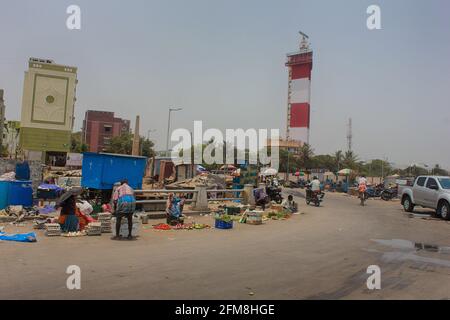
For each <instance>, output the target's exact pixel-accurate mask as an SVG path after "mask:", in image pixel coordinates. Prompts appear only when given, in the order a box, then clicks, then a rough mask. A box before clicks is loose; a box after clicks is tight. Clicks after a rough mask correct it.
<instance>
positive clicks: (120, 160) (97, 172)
mask: <svg viewBox="0 0 450 320" xmlns="http://www.w3.org/2000/svg"><path fill="white" fill-rule="evenodd" d="M146 165H147V158H146V157H137V156H127V155H120V154H111V153H92V152H86V153H84V154H83V168H82V178H81V186H82V187H84V188H90V189H99V190H110V189H113V186H114V183H116V182H120V180H122V179H128V184H129V185H130V187H132V188H133V189H141V188H142V179H143V178H144V173H145V167H146Z"/></svg>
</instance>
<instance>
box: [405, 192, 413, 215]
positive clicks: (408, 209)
mask: <svg viewBox="0 0 450 320" xmlns="http://www.w3.org/2000/svg"><path fill="white" fill-rule="evenodd" d="M403 209H404V210H405V211H406V212H412V211H413V210H414V204H413V203H412V201H411V198H410V197H409V196H405V197H404V198H403Z"/></svg>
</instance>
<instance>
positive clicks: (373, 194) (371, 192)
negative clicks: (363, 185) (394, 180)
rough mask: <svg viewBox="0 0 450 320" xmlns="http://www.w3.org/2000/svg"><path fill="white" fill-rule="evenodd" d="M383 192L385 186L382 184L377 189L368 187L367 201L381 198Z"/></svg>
mask: <svg viewBox="0 0 450 320" xmlns="http://www.w3.org/2000/svg"><path fill="white" fill-rule="evenodd" d="M383 190H384V186H383V185H382V184H377V185H376V186H375V187H368V188H367V190H366V200H367V199H368V198H378V197H381V194H382V193H383Z"/></svg>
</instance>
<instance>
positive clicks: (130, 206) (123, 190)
mask: <svg viewBox="0 0 450 320" xmlns="http://www.w3.org/2000/svg"><path fill="white" fill-rule="evenodd" d="M113 201H114V209H115V210H114V212H115V216H116V219H117V220H116V236H115V237H113V238H112V239H113V240H118V239H120V237H121V236H120V227H121V225H122V218H123V217H126V218H127V219H128V238H127V239H128V240H130V239H132V231H133V213H134V211H135V210H136V198H135V197H134V190H133V189H132V188H131V187H130V186H129V185H128V180H127V179H123V180H122V181H121V182H120V186H119V187H117V188H116V190H114V194H113Z"/></svg>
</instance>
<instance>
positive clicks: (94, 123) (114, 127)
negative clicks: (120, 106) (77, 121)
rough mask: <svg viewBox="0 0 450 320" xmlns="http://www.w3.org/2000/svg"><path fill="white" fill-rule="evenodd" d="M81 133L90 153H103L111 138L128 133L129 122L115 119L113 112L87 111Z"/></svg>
mask: <svg viewBox="0 0 450 320" xmlns="http://www.w3.org/2000/svg"><path fill="white" fill-rule="evenodd" d="M82 132H83V142H84V143H86V144H87V145H88V146H89V151H90V152H103V151H105V149H106V147H107V146H108V144H109V141H110V140H111V138H113V137H117V136H120V135H121V134H122V133H125V132H130V120H123V119H120V118H116V117H114V112H108V111H94V110H88V111H86V114H85V116H84V121H83V129H82Z"/></svg>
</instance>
